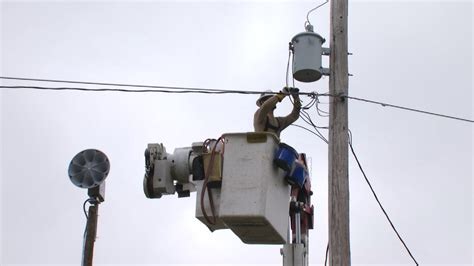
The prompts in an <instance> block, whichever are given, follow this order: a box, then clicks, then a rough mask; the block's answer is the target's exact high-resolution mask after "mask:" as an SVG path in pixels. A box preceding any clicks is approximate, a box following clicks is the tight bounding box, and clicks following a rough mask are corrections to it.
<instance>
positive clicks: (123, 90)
mask: <svg viewBox="0 0 474 266" xmlns="http://www.w3.org/2000/svg"><path fill="white" fill-rule="evenodd" d="M0 88H2V89H33V90H54V91H85V92H130V93H174V94H184V93H198V94H261V92H258V91H227V90H219V91H217V90H206V89H202V90H187V89H173V90H163V89H145V90H131V89H112V88H100V89H92V88H79V87H44V86H0Z"/></svg>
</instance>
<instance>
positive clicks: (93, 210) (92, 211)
mask: <svg viewBox="0 0 474 266" xmlns="http://www.w3.org/2000/svg"><path fill="white" fill-rule="evenodd" d="M98 209H99V204H98V203H95V204H92V205H91V206H89V214H88V216H87V225H86V232H85V236H84V237H85V239H84V248H83V251H82V253H83V254H82V266H92V257H93V255H94V242H95V238H96V235H97V213H98Z"/></svg>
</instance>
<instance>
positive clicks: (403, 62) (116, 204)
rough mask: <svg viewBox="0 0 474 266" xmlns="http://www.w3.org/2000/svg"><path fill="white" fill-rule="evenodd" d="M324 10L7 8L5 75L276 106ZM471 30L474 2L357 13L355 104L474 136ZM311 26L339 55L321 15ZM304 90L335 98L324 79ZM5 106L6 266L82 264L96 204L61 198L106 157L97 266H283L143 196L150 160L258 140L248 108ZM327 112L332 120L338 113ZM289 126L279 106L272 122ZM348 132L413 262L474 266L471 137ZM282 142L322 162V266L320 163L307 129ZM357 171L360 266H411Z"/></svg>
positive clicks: (191, 206) (316, 165)
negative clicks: (90, 210)
mask: <svg viewBox="0 0 474 266" xmlns="http://www.w3.org/2000/svg"><path fill="white" fill-rule="evenodd" d="M320 2H321V1H317V2H313V1H311V2H310V1H292V2H272V3H270V2H269V1H266V2H257V1H242V2H240V1H239V2H237V1H231V2H225V3H220V2H213V1H203V2H181V1H178V2H161V1H147V2H131V1H122V2H113V1H104V2H98V1H96V2H82V1H81V2H68V3H66V2H65V1H54V2H43V1H36V2H27V1H17V2H9V1H2V2H1V5H0V18H1V42H0V45H1V50H0V51H1V54H0V58H1V70H0V73H1V75H2V76H14V77H34V78H51V79H69V80H85V81H98V82H114V83H132V84H153V85H166V86H192V87H202V88H216V89H242V90H255V91H262V90H266V89H272V90H274V91H278V90H280V89H281V88H282V87H283V86H284V85H285V70H286V63H287V56H288V42H289V41H290V40H291V38H292V37H293V36H294V35H296V34H297V33H299V32H301V31H303V24H304V21H305V16H306V12H307V11H308V10H309V9H311V8H312V7H314V6H316V5H317V4H319V3H320ZM472 17H473V3H472V2H470V1H464V2H455V1H443V2H434V1H423V2H414V1H403V2H395V1H380V2H365V1H354V2H352V1H351V3H350V7H349V50H350V52H352V53H353V55H352V56H350V58H349V63H350V64H349V72H350V73H352V74H353V75H354V76H353V77H351V78H350V83H349V93H350V95H352V96H356V97H362V98H367V99H372V100H379V101H384V102H388V103H392V104H398V105H403V106H408V107H413V108H419V109H423V110H429V111H433V112H439V113H445V114H448V115H454V116H459V117H464V118H468V119H473V118H474V113H473V109H472V103H473V93H472V89H473V85H472V84H473V83H472V74H473V68H472V59H473V58H472V51H473V50H472V46H473V37H472V36H473V28H472V27H473V26H472V25H473V21H472ZM310 20H311V22H312V24H313V25H314V26H315V31H317V32H318V33H319V34H320V35H321V36H323V37H325V38H326V39H327V40H329V23H328V22H329V5H326V6H324V7H322V8H321V9H319V10H318V11H317V12H315V13H313V14H312V15H311V16H310ZM325 45H327V46H329V43H326V44H325ZM327 62H328V61H327V59H324V60H323V63H324V64H325V66H327ZM0 84H2V85H43V86H58V84H51V83H33V82H19V81H6V80H3V81H0ZM64 86H67V85H64ZM296 86H297V87H299V88H300V89H301V91H306V92H310V91H318V92H326V91H327V90H328V79H327V78H323V79H322V80H320V81H318V82H315V83H310V84H302V83H297V84H296ZM83 87H88V86H83ZM89 87H90V86H89ZM94 88H96V87H94ZM0 98H1V108H0V111H1V120H0V121H1V144H0V145H1V153H0V156H1V159H0V162H1V176H0V182H1V183H0V184H1V185H0V187H1V192H0V194H1V197H0V200H1V205H0V206H1V219H0V221H1V231H0V232H1V241H0V245H1V248H0V264H2V265H12V264H53V263H54V264H72V265H77V264H79V262H80V260H81V252H82V235H83V231H84V226H85V223H86V219H85V217H84V214H83V212H82V203H83V201H84V200H85V199H86V198H87V195H86V193H87V192H86V190H81V189H79V188H77V187H75V186H74V185H73V184H72V183H71V182H70V181H69V178H68V176H67V167H68V164H69V161H70V160H71V159H72V157H73V156H74V155H75V154H76V153H77V152H79V151H81V150H84V149H87V148H96V149H100V150H102V151H103V152H104V153H106V154H107V155H108V157H109V159H110V162H111V170H110V174H109V177H108V179H107V187H106V201H105V202H104V203H103V204H101V205H100V209H99V214H100V217H99V224H98V239H97V241H96V248H95V257H94V261H95V262H96V263H97V264H118V263H122V264H130V265H137V264H163V265H169V264H177V263H182V264H210V263H214V264H231V265H238V264H246V265H247V264H259V265H260V264H271V265H281V256H280V252H279V249H280V247H281V246H280V245H275V246H259V245H246V244H244V243H242V242H241V241H240V240H239V238H238V237H236V236H235V235H233V233H232V232H231V231H230V230H227V231H223V230H221V231H217V232H214V233H211V232H210V231H209V230H208V229H207V228H206V227H205V226H204V225H203V224H202V223H201V222H199V221H198V220H197V219H195V218H194V210H195V200H196V199H195V195H192V196H191V197H190V198H184V199H178V198H177V197H176V196H167V197H163V198H161V199H157V200H150V199H147V198H146V197H145V195H144V194H143V190H142V180H143V174H144V158H143V151H144V149H145V148H146V146H147V144H148V143H157V142H161V143H163V144H164V145H165V146H166V148H167V150H168V152H172V151H173V149H174V148H178V147H186V146H189V145H191V143H192V142H196V141H203V140H205V139H206V138H210V137H212V138H216V137H219V136H220V135H221V134H223V133H226V132H247V131H252V130H253V127H252V118H253V113H254V112H255V108H256V106H255V100H256V96H254V95H253V96H252V95H250V96H249V95H227V96H224V95H177V94H123V93H105V92H104V93H102V92H101V93H86V92H58V91H33V90H4V89H2V90H0ZM302 99H303V101H304V102H305V103H307V102H308V101H309V99H307V98H305V97H303V98H302ZM320 101H321V103H322V104H321V108H322V109H324V110H327V108H328V105H327V104H326V103H327V102H328V99H327V98H324V97H322V98H321V99H320ZM290 109H291V104H290V102H289V101H288V100H285V101H283V102H282V103H281V104H280V105H279V108H278V109H277V110H276V113H277V115H284V114H286V113H288V112H289V111H290ZM311 115H312V117H313V118H314V120H315V121H316V122H317V124H318V125H320V126H326V125H327V123H328V120H327V118H323V117H319V116H317V113H316V112H315V111H314V110H312V111H311ZM349 119H350V121H349V127H350V129H351V131H352V134H353V143H354V148H355V150H356V152H357V154H358V157H359V159H360V161H361V163H362V165H363V167H364V170H365V171H366V173H367V175H368V177H369V179H370V180H371V181H372V185H373V186H374V188H375V190H376V192H377V193H378V195H379V198H380V199H381V201H382V203H383V204H384V206H385V208H386V210H387V212H388V213H389V215H390V216H391V218H392V220H393V222H394V224H395V225H396V226H397V228H398V230H399V232H400V233H401V235H402V236H403V237H404V239H405V241H406V243H407V245H408V246H409V247H410V249H411V251H412V253H413V255H414V256H415V257H416V259H417V260H418V262H419V263H420V264H421V265H427V264H441V265H471V264H472V262H473V257H472V256H473V255H472V254H473V245H472V239H473V227H472V224H473V217H472V214H473V198H472V192H473V182H472V180H473V172H472V165H473V130H472V129H473V127H472V123H466V122H460V121H455V120H449V119H445V118H439V117H433V116H428V115H424V114H418V113H413V112H407V111H401V110H396V109H390V108H388V107H385V108H384V107H381V106H377V105H372V104H367V103H362V102H354V101H350V102H349ZM297 124H300V125H304V123H303V121H301V120H298V122H297ZM325 133H327V132H325ZM281 138H282V140H283V141H284V142H286V143H289V144H290V145H292V146H294V147H295V148H296V149H297V150H298V151H301V152H306V153H307V155H308V156H309V157H311V160H312V167H311V171H312V185H313V190H314V196H313V203H314V205H315V217H314V218H315V229H314V230H312V231H311V234H310V237H311V238H310V258H309V259H310V263H311V264H312V265H318V264H322V263H324V253H325V248H326V245H327V230H328V223H327V219H328V215H327V213H328V211H327V164H328V162H327V145H326V144H325V143H324V142H322V141H321V140H319V139H317V138H316V137H315V136H314V135H311V134H310V133H308V132H306V131H304V130H302V129H300V128H297V127H290V128H288V129H287V130H286V131H284V132H283V133H282V136H281ZM350 158H351V160H350V200H351V201H350V211H351V216H350V219H351V227H350V229H351V255H352V262H353V264H354V265H367V264H376V265H385V264H399V265H413V263H412V261H411V259H410V257H409V256H408V254H407V253H406V251H405V250H404V248H403V246H402V245H401V243H400V242H399V240H398V239H397V237H396V235H395V234H394V233H393V231H392V229H391V228H390V226H389V224H388V222H387V221H386V220H385V217H384V216H383V214H382V212H381V211H380V209H379V207H378V205H377V203H376V202H375V200H374V198H373V196H372V195H371V192H370V190H369V188H368V186H367V184H366V183H365V181H364V179H363V176H362V175H361V174H360V171H359V169H358V168H357V165H356V163H355V161H354V160H353V158H352V157H350Z"/></svg>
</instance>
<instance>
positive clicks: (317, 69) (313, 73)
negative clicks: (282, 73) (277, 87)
mask: <svg viewBox="0 0 474 266" xmlns="http://www.w3.org/2000/svg"><path fill="white" fill-rule="evenodd" d="M325 41H326V40H325V39H324V38H323V37H321V35H319V34H317V33H315V32H313V26H312V25H308V26H307V27H306V31H305V32H301V33H299V34H297V35H296V36H295V37H293V39H291V46H292V50H293V77H294V78H295V79H296V80H298V81H301V82H313V81H317V80H319V79H320V78H321V76H322V75H326V74H327V71H326V70H327V69H325V68H323V67H322V66H321V57H322V55H323V53H324V52H325V51H326V50H327V49H326V48H323V47H322V44H323V43H324V42H325Z"/></svg>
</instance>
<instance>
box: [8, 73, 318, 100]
mask: <svg viewBox="0 0 474 266" xmlns="http://www.w3.org/2000/svg"><path fill="white" fill-rule="evenodd" d="M0 79H4V80H20V81H34V82H51V83H69V84H82V85H99V86H112V87H130V88H145V89H142V90H132V89H117V88H114V89H112V88H99V89H92V88H81V87H45V86H30V85H27V86H0V88H2V89H35V90H58V91H61V90H71V91H88V92H89V91H90V92H101V91H110V92H135V93H144V92H145V93H146V92H158V93H204V94H262V93H263V92H264V91H248V90H222V89H207V88H196V87H178V86H162V85H143V84H124V83H109V82H93V81H74V80H58V79H37V78H22V77H2V76H0ZM174 91H176V92H174ZM277 93H278V92H275V93H274V94H277ZM300 94H301V95H314V92H301V93H300ZM321 96H323V95H321Z"/></svg>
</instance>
